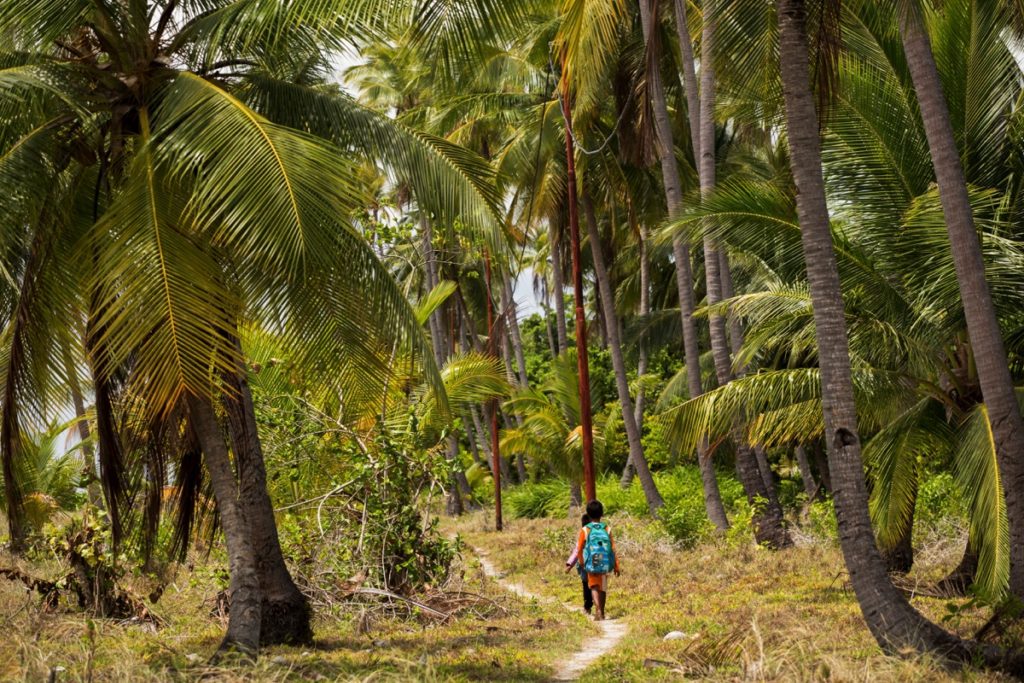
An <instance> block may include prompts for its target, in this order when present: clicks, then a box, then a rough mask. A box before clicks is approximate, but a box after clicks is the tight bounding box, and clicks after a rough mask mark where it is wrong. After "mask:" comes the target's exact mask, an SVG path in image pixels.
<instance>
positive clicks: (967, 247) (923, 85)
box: [898, 0, 1024, 596]
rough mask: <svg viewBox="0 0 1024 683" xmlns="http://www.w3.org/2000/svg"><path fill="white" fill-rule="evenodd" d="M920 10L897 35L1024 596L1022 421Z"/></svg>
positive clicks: (1016, 584) (904, 20)
mask: <svg viewBox="0 0 1024 683" xmlns="http://www.w3.org/2000/svg"><path fill="white" fill-rule="evenodd" d="M923 12H924V9H923V8H922V7H921V6H920V5H919V3H918V2H917V1H916V0H907V1H905V2H901V3H900V7H899V10H898V13H899V29H900V36H901V38H902V40H903V51H904V53H905V54H906V57H907V66H908V67H909V70H910V75H911V78H912V79H913V83H914V91H915V92H916V94H917V102H918V105H919V106H920V110H921V118H922V120H923V121H924V130H925V135H926V136H927V140H928V149H929V151H930V153H931V159H932V165H933V166H934V168H935V178H936V181H937V182H938V186H939V197H940V198H941V200H942V210H943V214H944V215H945V218H946V227H947V229H948V231H949V243H950V248H951V250H952V253H953V262H954V263H955V265H956V274H957V281H958V282H959V284H960V295H961V297H962V299H963V309H964V315H965V316H966V318H967V332H968V334H969V336H970V341H971V349H972V352H973V355H974V360H975V363H976V365H977V370H978V380H979V382H980V384H981V393H982V396H983V397H984V400H985V408H986V410H987V412H988V417H989V424H990V425H991V429H992V440H993V442H994V443H995V450H996V454H997V455H998V458H999V471H1000V475H1001V477H1002V479H1003V482H1004V485H1003V490H1004V492H1005V497H1006V516H1007V518H1008V520H1009V526H1010V591H1011V592H1012V593H1013V594H1014V595H1017V596H1021V595H1024V420H1022V419H1021V413H1020V406H1019V404H1018V401H1017V397H1016V394H1015V392H1014V386H1013V378H1012V377H1011V376H1010V367H1009V363H1008V362H1007V357H1006V349H1005V347H1004V345H1003V337H1002V331H1001V330H1000V327H999V318H998V317H997V316H996V310H995V307H994V306H993V304H992V294H991V292H990V291H989V287H988V283H987V282H986V280H985V262H984V259H983V258H982V252H981V244H980V242H979V240H978V233H977V230H976V229H975V225H974V212H973V211H972V209H971V202H970V197H969V196H968V192H967V181H966V179H965V177H964V170H963V166H962V164H961V162H960V152H959V150H958V148H957V143H956V138H955V137H954V135H953V126H952V124H951V122H950V117H949V109H948V106H947V104H946V98H945V94H944V92H943V89H942V82H941V80H940V78H939V71H938V68H937V67H936V66H935V57H934V55H933V54H932V47H931V42H930V40H929V38H928V31H927V28H926V25H925V21H924V17H923Z"/></svg>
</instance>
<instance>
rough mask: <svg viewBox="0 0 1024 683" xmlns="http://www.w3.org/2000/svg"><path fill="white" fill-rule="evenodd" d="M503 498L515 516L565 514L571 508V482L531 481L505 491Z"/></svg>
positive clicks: (557, 480)
mask: <svg viewBox="0 0 1024 683" xmlns="http://www.w3.org/2000/svg"><path fill="white" fill-rule="evenodd" d="M503 500H504V502H505V505H506V506H507V507H506V510H507V512H508V513H509V514H510V515H511V516H512V517H514V518H526V519H537V518H539V517H559V516H564V515H565V514H566V513H567V512H568V510H569V484H568V482H566V481H564V480H562V479H547V480H545V481H541V482H529V483H526V484H523V485H521V486H517V487H516V488H514V489H512V490H511V491H509V492H507V493H505V495H504V496H503Z"/></svg>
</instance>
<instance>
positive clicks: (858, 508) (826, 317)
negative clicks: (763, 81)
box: [777, 0, 983, 661]
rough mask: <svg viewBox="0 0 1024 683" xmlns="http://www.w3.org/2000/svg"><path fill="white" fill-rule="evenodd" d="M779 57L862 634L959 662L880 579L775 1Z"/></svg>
mask: <svg viewBox="0 0 1024 683" xmlns="http://www.w3.org/2000/svg"><path fill="white" fill-rule="evenodd" d="M777 11H778V18H779V56H780V60H779V61H780V68H781V73H782V90H783V97H784V102H785V115H786V133H787V138H788V143H789V150H790V155H791V160H792V169H793V179H794V181H795V183H796V188H797V195H796V197H797V214H798V217H799V221H800V231H801V239H802V242H803V251H804V261H805V263H806V267H807V280H808V284H809V286H810V291H811V302H812V305H813V307H814V327H815V331H816V334H817V340H818V357H819V365H820V371H821V384H822V392H821V395H822V407H823V412H824V422H825V440H826V447H827V449H828V461H829V467H830V469H831V475H832V480H833V483H834V485H835V489H834V500H835V507H836V519H837V521H838V526H839V542H840V546H841V548H842V552H843V558H844V560H845V561H846V567H847V570H848V571H849V573H850V583H851V584H852V585H853V590H854V593H855V594H856V596H857V601H858V603H859V604H860V608H861V612H862V613H863V615H864V619H865V621H866V622H867V625H868V628H869V629H870V630H871V632H872V634H873V635H874V636H875V638H876V640H877V641H878V643H879V644H880V645H881V646H882V648H883V649H885V650H886V651H888V652H894V653H895V652H899V651H902V650H904V649H905V648H913V649H916V650H919V651H932V652H940V653H942V654H943V655H945V656H947V657H950V658H953V659H957V660H960V661H964V660H969V659H970V658H971V657H972V656H975V655H979V654H983V653H982V652H981V651H980V650H979V649H976V648H974V647H971V646H970V645H969V644H968V643H965V642H964V641H961V640H960V639H959V638H956V637H955V636H953V635H951V634H949V633H947V632H946V631H944V630H942V629H941V628H939V627H938V626H936V625H935V624H933V623H932V622H930V621H928V620H927V619H925V618H924V617H923V616H922V615H921V614H920V613H918V612H917V611H916V610H915V609H914V608H913V607H911V606H910V603H909V602H907V599H906V597H905V596H904V595H903V593H901V592H900V591H898V590H897V589H896V588H895V587H894V586H893V585H892V582H891V581H890V580H889V576H888V574H887V573H886V571H885V565H884V564H883V563H882V559H881V557H880V556H879V553H878V548H877V547H876V546H875V538H874V531H873V530H872V528H871V519H870V517H869V515H868V491H867V485H866V483H865V479H864V467H863V464H862V463H863V461H862V460H861V450H860V438H859V436H858V432H857V414H856V410H855V406H854V401H853V383H852V379H851V375H850V356H849V345H848V341H847V335H846V319H845V312H844V310H843V298H842V292H841V290H840V286H839V269H838V267H837V264H836V258H835V253H834V251H833V246H832V233H831V228H830V223H829V213H828V206H827V204H826V201H825V183H824V177H823V174H822V166H821V143H820V140H819V131H820V128H819V127H818V115H817V111H816V110H815V105H814V95H813V93H812V91H811V86H810V59H809V56H808V49H807V35H806V10H805V7H804V2H803V0H778V2H777Z"/></svg>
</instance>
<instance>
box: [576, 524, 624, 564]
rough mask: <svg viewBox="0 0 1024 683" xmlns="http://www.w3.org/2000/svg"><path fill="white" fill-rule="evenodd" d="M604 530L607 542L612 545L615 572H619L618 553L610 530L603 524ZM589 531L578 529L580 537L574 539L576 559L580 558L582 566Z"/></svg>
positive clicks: (585, 528)
mask: <svg viewBox="0 0 1024 683" xmlns="http://www.w3.org/2000/svg"><path fill="white" fill-rule="evenodd" d="M604 530H605V531H607V532H608V540H609V541H611V543H612V554H613V555H614V556H615V571H619V551H617V550H616V549H615V539H614V538H613V537H612V528H611V527H610V526H608V525H607V524H605V526H604ZM589 532H590V529H588V528H587V527H582V528H581V529H580V535H579V536H577V537H576V557H578V558H580V564H583V548H584V546H586V545H587V534H588V533H589Z"/></svg>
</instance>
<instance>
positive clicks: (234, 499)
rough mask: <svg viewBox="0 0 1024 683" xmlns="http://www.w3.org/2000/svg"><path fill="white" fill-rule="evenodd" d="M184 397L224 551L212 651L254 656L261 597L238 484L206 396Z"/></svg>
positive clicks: (254, 557) (256, 646) (258, 636)
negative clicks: (217, 638) (224, 597)
mask: <svg viewBox="0 0 1024 683" xmlns="http://www.w3.org/2000/svg"><path fill="white" fill-rule="evenodd" d="M187 400H188V408H189V417H190V424H191V427H192V430H193V431H194V432H195V435H196V439H197V441H198V442H199V445H200V447H201V448H202V449H203V457H204V460H205V462H206V470H207V472H209V474H210V484H211V485H212V487H213V495H214V497H215V498H216V500H217V512H218V515H219V516H220V526H221V529H222V530H223V531H224V542H225V545H226V546H227V551H228V573H229V576H230V582H229V585H228V593H229V598H228V599H229V603H230V609H229V613H228V630H227V634H226V635H225V636H224V640H223V641H222V642H221V645H220V647H219V648H218V653H225V652H230V651H237V652H240V653H242V654H244V655H246V656H250V657H255V656H256V654H257V652H258V651H259V646H260V624H261V621H262V603H263V600H262V594H261V590H260V579H259V572H258V570H257V557H256V547H255V545H254V544H253V541H252V528H251V525H250V520H249V517H248V515H247V514H246V505H245V502H244V500H243V489H242V488H241V487H239V485H238V480H237V479H236V477H235V472H234V471H233V469H232V467H231V459H230V457H229V456H228V449H227V444H226V443H225V442H224V435H223V433H222V432H221V428H220V424H218V422H217V416H216V414H215V413H214V411H213V404H212V403H211V402H210V399H208V398H205V397H198V396H194V395H190V396H189V397H188V399H187Z"/></svg>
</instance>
